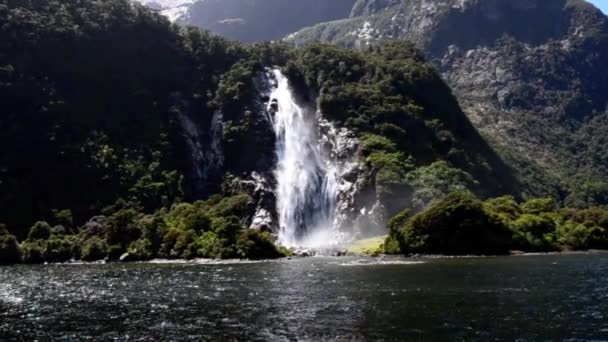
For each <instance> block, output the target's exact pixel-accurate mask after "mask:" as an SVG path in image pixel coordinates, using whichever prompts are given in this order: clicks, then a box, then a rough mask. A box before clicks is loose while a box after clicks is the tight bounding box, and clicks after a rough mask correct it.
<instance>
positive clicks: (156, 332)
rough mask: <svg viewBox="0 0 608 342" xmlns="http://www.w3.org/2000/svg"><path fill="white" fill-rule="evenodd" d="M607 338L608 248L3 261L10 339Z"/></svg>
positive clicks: (5, 325) (0, 293)
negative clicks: (453, 255) (468, 254)
mask: <svg viewBox="0 0 608 342" xmlns="http://www.w3.org/2000/svg"><path fill="white" fill-rule="evenodd" d="M3 338H4V339H6V338H8V339H9V340H11V339H14V340H17V341H19V340H28V341H29V340H32V339H38V340H42V341H44V340H57V339H58V340H70V339H71V340H117V341H149V340H176V341H181V340H203V341H206V340H212V341H218V340H219V341H221V340H228V341H234V340H248V341H251V340H254V341H295V340H299V341H334V340H339V341H368V340H379V341H397V340H399V341H403V340H437V339H442V340H443V339H447V338H449V339H465V340H515V339H520V340H565V339H570V340H590V339H594V340H608V254H606V253H592V254H575V255H552V256H520V257H499V258H464V259H430V260H426V261H425V262H422V263H421V262H410V261H407V260H399V259H390V260H376V259H362V258H306V259H297V260H281V261H274V262H260V263H212V264H204V263H203V264H201V263H180V264H170V263H146V264H109V265H98V264H81V265H46V266H13V267H1V268H0V340H2V339H3Z"/></svg>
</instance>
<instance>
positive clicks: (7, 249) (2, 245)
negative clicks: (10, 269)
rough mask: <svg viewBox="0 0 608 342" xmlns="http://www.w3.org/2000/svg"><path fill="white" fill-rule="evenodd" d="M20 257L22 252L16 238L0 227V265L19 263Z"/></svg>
mask: <svg viewBox="0 0 608 342" xmlns="http://www.w3.org/2000/svg"><path fill="white" fill-rule="evenodd" d="M22 257H23V252H22V251H21V247H20V246H19V243H18V242H17V238H15V236H14V235H11V234H9V233H8V232H7V231H6V230H5V229H3V228H2V227H1V226H0V265H11V264H17V263H20V262H21V260H22Z"/></svg>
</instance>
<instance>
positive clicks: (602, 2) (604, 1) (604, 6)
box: [589, 0, 608, 14]
mask: <svg viewBox="0 0 608 342" xmlns="http://www.w3.org/2000/svg"><path fill="white" fill-rule="evenodd" d="M589 2H591V3H593V4H595V6H597V7H599V8H600V9H601V10H602V11H604V13H606V14H608V0H589Z"/></svg>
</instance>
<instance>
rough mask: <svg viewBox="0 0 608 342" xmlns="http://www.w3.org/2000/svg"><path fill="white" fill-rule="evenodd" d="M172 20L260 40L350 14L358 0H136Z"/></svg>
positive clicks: (239, 37)
mask: <svg viewBox="0 0 608 342" xmlns="http://www.w3.org/2000/svg"><path fill="white" fill-rule="evenodd" d="M134 1H138V2H139V3H141V4H144V5H146V6H148V7H149V8H151V9H153V10H156V11H158V12H159V13H161V14H162V15H164V16H166V17H167V18H168V19H169V20H171V21H172V22H176V23H178V24H181V25H193V26H197V27H200V28H203V29H205V30H209V31H211V32H213V33H216V34H219V35H221V36H223V37H226V38H229V39H235V40H238V41H241V42H257V41H266V40H277V39H281V38H282V37H283V36H285V35H286V34H288V33H291V32H294V31H297V30H299V29H301V28H303V27H306V26H310V25H314V24H318V23H321V22H326V21H331V20H335V19H340V18H344V17H346V16H348V14H349V13H350V11H351V8H352V6H353V4H354V2H355V0H333V1H324V0H301V1H290V0H247V1H243V0H134Z"/></svg>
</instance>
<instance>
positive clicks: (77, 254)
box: [0, 195, 290, 264]
mask: <svg viewBox="0 0 608 342" xmlns="http://www.w3.org/2000/svg"><path fill="white" fill-rule="evenodd" d="M249 202H250V198H249V197H248V196H247V195H238V196H234V197H228V198H222V197H220V196H213V197H211V198H210V199H209V200H207V201H198V202H195V203H192V204H190V203H179V204H175V205H174V206H172V207H171V208H170V209H169V210H167V209H161V210H159V211H156V212H154V213H153V214H149V215H145V214H142V213H140V212H137V211H136V210H134V209H121V210H118V211H116V212H115V213H113V214H112V215H110V216H107V217H106V216H98V217H95V218H93V219H92V220H91V221H89V222H87V223H86V224H85V225H84V226H83V227H82V228H81V229H80V230H79V232H78V233H76V234H69V233H67V231H66V229H65V228H64V227H63V226H55V227H51V225H50V224H49V223H47V222H36V223H35V224H34V225H33V226H32V227H31V228H30V231H29V234H28V238H27V239H26V240H25V241H23V242H22V243H21V245H19V244H18V243H17V240H16V239H15V237H14V236H12V235H9V234H8V232H7V231H6V230H5V229H3V230H2V231H0V256H1V258H0V260H1V261H2V263H5V264H11V263H18V262H21V261H23V262H25V263H42V262H65V261H69V260H84V261H97V260H109V261H118V260H127V261H136V260H150V259H154V258H166V259H177V258H180V259H192V258H223V259H226V258H246V259H270V258H280V257H284V256H287V255H289V254H290V252H289V251H288V250H286V249H283V248H279V247H277V246H276V245H275V244H274V238H273V237H272V235H271V234H270V233H268V232H260V231H257V230H252V229H245V227H244V226H243V224H242V223H241V219H240V217H244V216H245V211H247V210H248V203H249ZM62 213H63V214H62V215H58V218H57V220H59V219H62V218H65V217H66V216H67V217H69V215H67V213H66V212H62Z"/></svg>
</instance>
